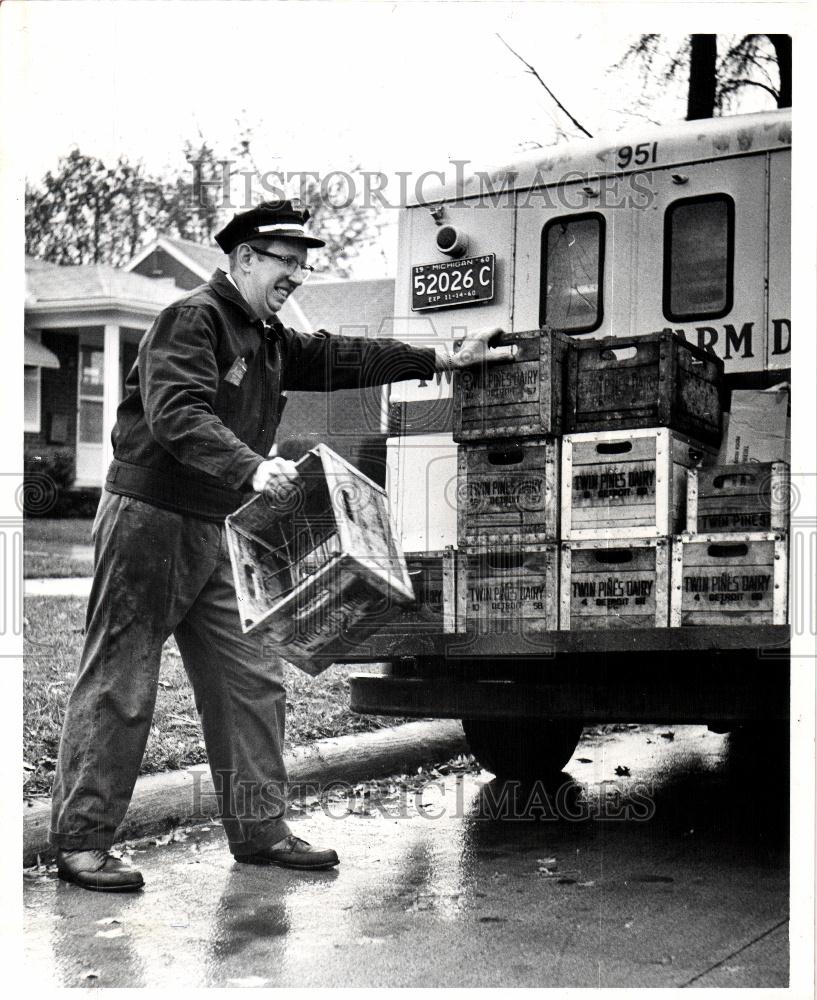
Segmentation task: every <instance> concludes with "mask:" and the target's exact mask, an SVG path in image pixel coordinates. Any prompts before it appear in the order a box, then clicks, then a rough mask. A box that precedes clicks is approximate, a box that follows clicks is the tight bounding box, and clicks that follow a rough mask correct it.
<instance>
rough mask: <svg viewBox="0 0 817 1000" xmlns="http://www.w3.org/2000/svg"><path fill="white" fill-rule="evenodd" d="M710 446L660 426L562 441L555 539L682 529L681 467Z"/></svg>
mask: <svg viewBox="0 0 817 1000" xmlns="http://www.w3.org/2000/svg"><path fill="white" fill-rule="evenodd" d="M715 457H716V454H715V450H714V449H713V448H710V447H708V446H707V445H703V444H701V443H700V442H698V441H695V440H693V439H692V438H689V437H686V436H685V435H683V434H679V433H678V432H677V431H672V430H670V429H669V428H667V427H650V428H645V429H642V430H628V431H597V432H593V433H586V434H566V435H565V436H564V438H562V485H561V492H562V538H563V539H564V540H565V541H594V540H599V539H605V538H661V537H664V536H667V535H672V534H675V533H676V532H679V531H683V529H684V527H685V526H686V492H687V484H686V477H687V470H688V469H690V468H692V467H694V466H696V465H698V464H701V463H712V462H714V461H715Z"/></svg>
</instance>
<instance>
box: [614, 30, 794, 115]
mask: <svg viewBox="0 0 817 1000" xmlns="http://www.w3.org/2000/svg"><path fill="white" fill-rule="evenodd" d="M719 40H722V42H723V44H722V45H721V46H720V48H721V50H722V52H723V54H722V55H721V56H718V48H719V46H718V41H719ZM631 62H632V63H635V64H636V65H638V67H639V69H640V74H641V79H642V81H643V82H644V83H645V84H646V83H648V82H650V81H654V80H657V81H659V82H660V83H662V84H664V85H666V84H669V83H671V82H673V81H675V80H678V79H680V78H681V77H682V75H683V73H684V72H687V73H688V85H687V117H688V118H702V117H703V118H706V117H711V116H712V115H713V114H715V113H718V114H723V113H725V112H728V111H729V110H730V109H731V108H732V107H733V106H734V102H735V101H736V100H737V99H738V98H739V97H740V96H741V95H742V94H743V93H745V92H746V90H747V89H748V88H756V89H757V88H759V89H760V90H763V91H765V92H766V93H768V94H769V96H770V98H771V99H772V100H773V101H774V103H775V105H776V106H777V107H780V108H784V107H790V106H791V99H792V82H791V81H792V50H791V36H789V35H733V36H716V35H691V36H690V35H688V36H686V37H685V38H684V39H683V40H682V41H681V42H680V43H678V44H671V45H668V44H667V40H666V39H665V38H664V37H663V36H661V35H654V34H650V35H639V37H638V38H637V39H636V40H635V41H634V42H633V43H632V45H631V46H630V47H629V48H628V49H627V51H626V52H625V53H624V56H623V57H622V59H621V60H619V62H618V63H617V64H616V68H621V67H623V66H624V65H626V64H628V63H631ZM713 64H714V93H713Z"/></svg>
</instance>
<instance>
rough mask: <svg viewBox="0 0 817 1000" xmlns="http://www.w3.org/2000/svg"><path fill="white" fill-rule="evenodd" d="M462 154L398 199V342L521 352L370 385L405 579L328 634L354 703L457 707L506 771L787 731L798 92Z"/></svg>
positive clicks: (413, 711) (418, 713) (473, 740)
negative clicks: (379, 398) (338, 635)
mask: <svg viewBox="0 0 817 1000" xmlns="http://www.w3.org/2000/svg"><path fill="white" fill-rule="evenodd" d="M466 166H467V165H466V164H464V163H462V161H455V162H453V163H452V164H451V170H450V172H449V173H448V174H446V173H441V174H440V175H439V177H438V181H439V182H438V183H437V186H436V187H433V186H432V185H431V183H430V182H429V177H428V176H424V177H423V178H422V183H418V185H417V189H416V190H415V191H414V192H413V197H412V196H411V192H410V197H409V199H408V203H407V204H406V205H405V206H404V207H403V208H401V215H400V223H399V251H398V262H397V276H396V287H395V305H394V321H393V329H394V336H395V337H396V338H398V339H401V340H404V341H408V342H410V343H415V344H420V345H425V346H430V345H435V344H439V343H441V342H444V343H445V344H446V345H447V347H448V348H449V349H450V350H455V349H456V346H457V343H458V342H459V341H461V340H462V338H463V336H464V335H465V333H466V332H467V331H468V330H473V329H479V328H484V327H497V328H500V329H501V330H502V331H504V333H503V334H502V335H501V337H500V338H499V341H498V342H501V343H503V344H513V345H514V346H515V348H516V356H515V357H514V359H513V360H512V361H508V362H504V363H502V364H501V365H500V364H496V365H492V364H486V365H484V366H477V367H476V368H475V369H472V370H462V371H460V372H457V373H456V374H455V376H454V379H453V383H451V382H449V381H448V380H447V379H445V378H442V379H440V380H439V382H437V381H435V380H429V381H428V382H427V383H419V384H418V383H411V382H404V383H400V384H395V385H393V386H391V387H390V390H389V395H388V405H387V407H386V408H385V412H384V417H383V419H384V422H385V425H386V426H385V428H381V430H383V429H385V430H386V431H387V434H388V441H387V456H388V457H387V482H386V494H387V498H388V510H389V512H390V515H391V518H392V521H393V526H394V532H395V537H396V542H397V545H398V546H399V547H400V548H401V549H402V553H403V555H404V557H405V561H406V567H407V571H408V577H407V578H405V577H403V578H401V580H400V581H396V582H395V587H393V588H392V591H391V592H392V593H394V594H397V595H398V597H399V604H400V606H399V607H398V608H391V609H387V612H386V613H385V614H384V618H383V622H384V623H383V625H382V627H377V628H364V629H362V630H361V629H360V628H359V627H357V626H356V633H355V634H356V638H355V641H354V642H350V643H349V644H348V646H347V647H346V648H341V647H342V644H340V647H339V645H338V643H337V642H335V643H334V645H333V647H332V653H331V658H332V662H336V663H337V662H342V663H350V664H353V663H362V662H375V663H378V664H380V671H379V673H365V674H357V675H353V676H352V678H351V705H352V708H353V709H354V710H355V711H357V712H362V713H375V714H378V715H395V716H415V717H448V718H458V719H461V720H462V723H463V727H464V730H465V733H466V736H467V739H468V741H469V744H470V746H471V749H472V750H473V753H474V755H475V756H476V757H477V758H478V760H479V761H480V762H481V763H482V764H484V765H485V766H486V767H487V768H488V769H489V770H491V771H493V772H494V773H496V774H497V775H499V776H501V777H503V778H520V779H522V778H524V779H530V778H536V777H540V776H544V775H546V774H550V773H553V772H554V771H558V770H559V769H560V768H561V767H562V766H563V765H564V764H565V763H566V762H567V760H568V759H569V758H570V756H571V755H572V753H573V751H574V749H575V746H576V744H577V742H578V739H579V737H580V735H581V732H582V728H583V727H584V726H587V725H598V724H602V723H615V722H620V723H638V722H644V723H670V724H671V723H703V724H707V725H709V726H710V727H711V728H713V729H715V730H718V731H721V732H723V731H730V730H739V731H740V732H742V733H744V734H746V735H747V736H748V738H749V739H754V740H757V741H761V740H768V738H769V737H770V736H771V737H772V738H774V739H775V740H777V741H778V744H780V745H784V744H785V745H787V743H786V737H787V733H788V717H789V630H790V611H789V607H790V602H789V600H788V596H789V554H790V551H791V545H792V536H791V531H792V522H791V510H790V506H791V505H790V502H789V500H790V494H791V486H790V480H789V478H788V469H789V465H788V460H789V454H788V448H789V444H788V434H789V431H788V422H787V413H788V395H789V393H788V387H789V383H790V374H791V360H790V359H791V351H792V340H791V338H792V331H791V314H790V264H791V254H790V211H791V115H790V112H789V111H785V110H783V111H774V112H768V113H761V114H753V115H745V116H737V117H731V118H718V119H712V120H707V121H695V122H688V123H682V124H677V125H673V126H669V127H662V128H654V129H650V128H647V127H645V128H644V129H643V130H639V131H638V132H636V133H634V134H631V135H626V136H625V135H623V134H622V135H616V136H615V137H614V138H612V139H607V140H602V139H587V140H581V141H576V142H571V143H565V144H558V145H554V146H551V147H548V148H541V149H535V150H533V151H531V152H528V153H525V154H524V155H522V156H520V157H518V158H516V159H514V160H513V161H512V162H508V163H505V164H502V165H499V166H498V167H492V168H489V169H485V170H479V169H474V168H471V169H466ZM370 485H371V486H372V488H373V484H370ZM366 489H369V486H367V487H366ZM344 491H345V492H344V496H346V493H347V492H348V490H346V488H345V487H344ZM327 495H328V494H327ZM327 504H329V501H328V500H327ZM347 509H348V514H349V517H350V518H353V517H354V512H353V511H352V510H351V509H350V508H348V505H347ZM336 514H337V516H340V517H342V518H344V519H346V514H344V512H343V510H341V509H339V512H336ZM382 579H385V577H382ZM383 586H384V585H380V584H376V585H375V589H377V588H378V587H379V588H380V589H383ZM409 586H410V587H411V588H412V590H409V589H408V588H409ZM401 588H402V591H401ZM384 592H385V591H384ZM406 592H408V594H409V597H410V596H411V593H412V592H413V596H414V602H413V603H406V601H405V599H404V598H405V596H406ZM401 593H402V596H400V594H401ZM350 606H351V605H350ZM337 610H338V609H336V611H337ZM340 611H341V612H342V611H343V609H340ZM355 614H356V616H357V618H359V617H360V615H359V608H358V609H357V610H356V611H355ZM341 618H342V614H341ZM338 620H340V619H338ZM358 625H359V622H358Z"/></svg>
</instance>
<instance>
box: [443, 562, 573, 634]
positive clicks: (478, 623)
mask: <svg viewBox="0 0 817 1000" xmlns="http://www.w3.org/2000/svg"><path fill="white" fill-rule="evenodd" d="M457 571H458V576H459V580H458V582H457V605H458V607H457V621H458V623H460V624H461V623H463V622H464V624H465V628H466V629H467V630H468V631H469V632H477V633H479V634H487V633H490V634H492V635H497V634H500V635H503V634H513V635H521V636H528V637H535V636H537V635H541V634H542V633H544V632H552V631H555V630H556V629H557V628H558V622H559V546H558V545H556V544H549V545H526V546H525V547H524V548H519V547H516V546H505V547H499V548H497V547H491V548H490V549H487V548H469V549H468V551H467V552H463V550H462V549H461V550H460V551H459V553H458V558H457ZM460 630H461V629H460Z"/></svg>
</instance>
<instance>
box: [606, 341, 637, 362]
mask: <svg viewBox="0 0 817 1000" xmlns="http://www.w3.org/2000/svg"><path fill="white" fill-rule="evenodd" d="M637 355H638V347H636V345H635V344H629V345H627V346H622V347H609V346H607V347H602V348H600V349H599V360H601V361H629V360H630V359H631V358H634V357H636V356H637Z"/></svg>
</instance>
